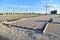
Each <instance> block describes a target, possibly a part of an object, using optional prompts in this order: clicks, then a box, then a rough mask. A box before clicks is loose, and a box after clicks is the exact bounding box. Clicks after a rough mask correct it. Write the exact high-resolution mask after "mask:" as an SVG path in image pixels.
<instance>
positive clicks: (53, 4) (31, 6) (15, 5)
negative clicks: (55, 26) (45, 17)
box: [0, 0, 60, 13]
mask: <svg viewBox="0 0 60 40" xmlns="http://www.w3.org/2000/svg"><path fill="white" fill-rule="evenodd" d="M46 4H47V9H48V13H50V11H52V10H57V11H58V13H60V0H0V12H19V13H30V12H31V13H33V12H34V13H45V12H46Z"/></svg>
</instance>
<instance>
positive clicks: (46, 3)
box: [46, 3, 48, 15]
mask: <svg viewBox="0 0 60 40" xmlns="http://www.w3.org/2000/svg"><path fill="white" fill-rule="evenodd" d="M47 7H48V5H47V3H46V15H47Z"/></svg>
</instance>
